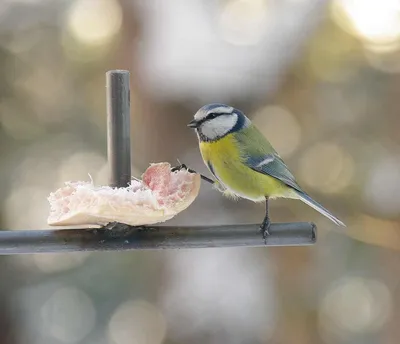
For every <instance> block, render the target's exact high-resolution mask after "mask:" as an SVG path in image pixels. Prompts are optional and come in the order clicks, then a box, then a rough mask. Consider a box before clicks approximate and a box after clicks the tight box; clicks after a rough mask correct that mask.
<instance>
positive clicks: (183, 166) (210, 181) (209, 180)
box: [171, 164, 214, 184]
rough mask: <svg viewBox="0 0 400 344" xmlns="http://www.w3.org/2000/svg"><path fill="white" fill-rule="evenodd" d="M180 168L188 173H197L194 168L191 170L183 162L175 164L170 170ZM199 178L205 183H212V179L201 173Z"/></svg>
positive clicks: (178, 169)
mask: <svg viewBox="0 0 400 344" xmlns="http://www.w3.org/2000/svg"><path fill="white" fill-rule="evenodd" d="M180 170H186V171H188V172H190V173H196V174H199V173H197V172H196V171H195V170H192V169H191V168H188V167H187V166H186V165H185V164H180V165H179V166H175V167H173V168H171V171H172V172H175V171H180ZM200 178H201V179H203V180H204V181H206V182H207V183H210V184H214V181H213V180H212V179H210V178H208V177H206V176H203V175H202V174H200Z"/></svg>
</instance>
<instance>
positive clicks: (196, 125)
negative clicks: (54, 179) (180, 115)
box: [187, 119, 199, 128]
mask: <svg viewBox="0 0 400 344" xmlns="http://www.w3.org/2000/svg"><path fill="white" fill-rule="evenodd" d="M187 126H188V127H189V128H197V127H198V126H199V122H197V121H196V120H195V119H194V120H193V121H191V122H189V123H188V125H187Z"/></svg>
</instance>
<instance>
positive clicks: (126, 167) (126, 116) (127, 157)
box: [106, 70, 131, 187]
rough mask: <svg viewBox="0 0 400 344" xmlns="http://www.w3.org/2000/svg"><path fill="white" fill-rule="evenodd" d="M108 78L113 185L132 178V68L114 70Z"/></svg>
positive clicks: (108, 150) (107, 75) (108, 137)
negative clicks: (129, 69) (130, 79)
mask: <svg viewBox="0 0 400 344" xmlns="http://www.w3.org/2000/svg"><path fill="white" fill-rule="evenodd" d="M106 80H107V84H106V87H107V155H108V164H109V166H110V186H113V187H126V186H127V185H128V184H129V183H130V181H131V137H130V85H129V72H128V71H126V70H111V71H108V72H107V74H106Z"/></svg>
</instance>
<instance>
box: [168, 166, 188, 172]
mask: <svg viewBox="0 0 400 344" xmlns="http://www.w3.org/2000/svg"><path fill="white" fill-rule="evenodd" d="M181 170H189V169H188V168H187V166H186V165H185V164H180V165H178V166H175V167H173V168H171V172H175V171H181Z"/></svg>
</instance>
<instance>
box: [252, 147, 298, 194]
mask: <svg viewBox="0 0 400 344" xmlns="http://www.w3.org/2000/svg"><path fill="white" fill-rule="evenodd" d="M245 164H246V165H247V166H248V167H250V168H251V169H252V170H254V171H256V172H259V173H263V174H267V175H269V176H271V177H274V178H276V179H279V180H280V181H282V182H283V183H285V184H286V185H288V186H290V187H292V188H293V189H295V190H297V191H300V192H303V191H302V190H301V188H300V186H299V185H298V184H297V182H296V180H295V178H294V176H293V175H292V174H291V173H290V171H289V169H288V168H287V166H286V164H285V163H284V162H283V160H282V159H281V158H280V157H279V155H277V154H274V153H270V154H266V155H264V156H259V157H254V156H248V157H247V158H246V160H245Z"/></svg>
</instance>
